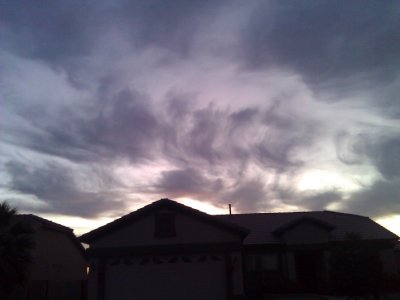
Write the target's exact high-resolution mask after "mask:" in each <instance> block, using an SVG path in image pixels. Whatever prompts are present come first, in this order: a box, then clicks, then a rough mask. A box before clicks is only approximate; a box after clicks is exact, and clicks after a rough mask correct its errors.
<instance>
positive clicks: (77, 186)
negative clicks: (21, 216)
mask: <svg viewBox="0 0 400 300" xmlns="http://www.w3.org/2000/svg"><path fill="white" fill-rule="evenodd" d="M6 169H7V172H8V174H9V176H10V177H11V182H10V184H9V189H11V190H12V191H14V192H18V193H20V194H22V195H30V196H34V197H36V198H37V199H40V200H42V201H44V202H45V204H46V206H36V208H33V207H32V206H31V205H28V209H29V210H32V209H33V210H36V212H39V213H40V212H52V213H59V214H66V215H77V216H82V217H88V218H95V217H97V216H99V215H101V214H108V215H109V214H113V213H117V214H118V213H119V212H121V211H122V210H123V209H124V208H125V204H124V202H122V201H120V198H121V197H122V195H120V194H118V193H115V192H112V191H110V192H107V186H114V187H115V185H116V182H113V180H112V178H111V177H110V176H107V175H106V174H101V173H97V174H96V172H93V171H92V172H90V173H89V174H90V176H92V178H91V179H90V180H86V181H85V184H86V185H87V184H89V183H90V182H92V183H94V182H95V181H96V179H97V181H98V180H100V181H98V182H97V184H94V185H91V186H90V188H89V189H85V188H84V184H82V182H81V180H82V179H85V175H87V174H79V173H78V172H76V171H73V170H72V169H69V168H67V167H65V166H62V165H61V164H58V163H55V162H52V163H48V164H45V165H43V166H38V167H33V166H28V165H26V164H22V163H20V162H15V161H10V162H8V163H7V164H6ZM96 175H97V178H96V177H95V176H96ZM96 185H97V187H96ZM87 190H89V191H87ZM22 205H23V204H22Z"/></svg>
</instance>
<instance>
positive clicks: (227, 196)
mask: <svg viewBox="0 0 400 300" xmlns="http://www.w3.org/2000/svg"><path fill="white" fill-rule="evenodd" d="M268 196H269V194H268V190H267V187H266V185H265V184H264V183H263V182H262V180H260V179H252V180H242V181H239V182H237V183H236V184H235V185H234V186H233V187H231V188H230V189H228V190H226V191H224V192H223V193H221V194H220V195H219V197H220V199H221V200H222V203H230V204H233V206H234V208H235V209H237V211H246V212H254V211H258V210H259V209H262V210H264V211H265V210H268V209H270V208H271V207H272V206H273V205H272V203H271V201H270V200H271V199H269V198H268Z"/></svg>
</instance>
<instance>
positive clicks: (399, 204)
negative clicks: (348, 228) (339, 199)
mask: <svg viewBox="0 0 400 300" xmlns="http://www.w3.org/2000/svg"><path fill="white" fill-rule="evenodd" d="M343 206H344V207H345V208H346V210H349V211H352V212H355V213H359V214H364V215H368V216H371V217H384V216H388V215H389V216H390V215H398V214H400V178H396V179H394V180H390V181H389V180H377V181H375V182H374V183H373V184H372V185H371V186H369V187H366V188H364V189H362V190H361V191H359V192H357V193H354V194H352V195H351V196H350V199H349V201H346V202H344V203H343Z"/></svg>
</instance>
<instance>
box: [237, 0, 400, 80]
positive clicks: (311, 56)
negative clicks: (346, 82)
mask: <svg viewBox="0 0 400 300" xmlns="http://www.w3.org/2000/svg"><path fill="white" fill-rule="evenodd" d="M399 10H400V4H399V2H398V1H385V2H379V1H350V2H349V1H318V0H311V1H310V0H304V1H289V2H286V1H285V2H283V1H267V2H260V3H258V5H256V7H255V9H254V12H253V14H252V16H251V19H250V21H249V23H248V26H247V27H246V29H245V30H244V31H243V43H242V45H243V51H244V52H243V54H244V59H245V61H246V64H247V66H248V67H250V68H260V67H266V66H269V67H279V68H282V67H286V68H287V69H294V70H295V71H297V72H299V73H300V74H302V75H303V76H305V77H306V78H307V79H308V80H309V81H310V82H313V83H322V82H324V81H331V80H334V79H346V78H349V77H352V76H355V75H362V76H364V77H365V76H366V78H368V76H371V79H372V78H374V79H375V80H376V79H379V80H383V81H386V80H390V79H392V76H393V75H395V74H397V73H398V69H399V65H400V56H399V53H400V39H399V38H398V28H399V27H400V20H399V18H398V12H399ZM375 83H376V82H375Z"/></svg>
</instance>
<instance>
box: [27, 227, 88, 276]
mask: <svg viewBox="0 0 400 300" xmlns="http://www.w3.org/2000/svg"><path fill="white" fill-rule="evenodd" d="M35 239H36V246H35V250H34V255H33V256H34V264H33V268H32V273H31V280H53V281H57V280H64V281H65V280H85V279H86V260H85V257H84V256H83V253H82V252H81V251H80V250H79V249H78V248H77V245H76V244H75V243H74V242H73V241H72V240H71V238H70V237H68V236H67V235H66V234H64V233H61V232H59V231H55V230H50V229H46V228H38V229H37V231H36V234H35Z"/></svg>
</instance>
